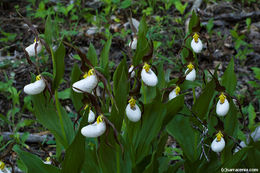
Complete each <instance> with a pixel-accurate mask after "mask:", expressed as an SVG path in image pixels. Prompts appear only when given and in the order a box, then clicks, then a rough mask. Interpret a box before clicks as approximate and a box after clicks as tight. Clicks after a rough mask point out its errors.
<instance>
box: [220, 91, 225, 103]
mask: <svg viewBox="0 0 260 173" xmlns="http://www.w3.org/2000/svg"><path fill="white" fill-rule="evenodd" d="M225 99H226V96H225V94H224V93H221V94H220V96H219V101H220V103H221V104H223V103H224V102H225Z"/></svg>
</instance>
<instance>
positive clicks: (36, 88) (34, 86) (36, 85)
mask: <svg viewBox="0 0 260 173" xmlns="http://www.w3.org/2000/svg"><path fill="white" fill-rule="evenodd" d="M45 87H46V84H45V82H44V80H43V79H42V77H41V75H38V76H37V77H36V81H35V82H33V83H30V84H28V85H25V86H24V88H23V90H24V92H25V93H26V94H29V95H36V94H39V93H41V92H42V91H43V90H44V89H45Z"/></svg>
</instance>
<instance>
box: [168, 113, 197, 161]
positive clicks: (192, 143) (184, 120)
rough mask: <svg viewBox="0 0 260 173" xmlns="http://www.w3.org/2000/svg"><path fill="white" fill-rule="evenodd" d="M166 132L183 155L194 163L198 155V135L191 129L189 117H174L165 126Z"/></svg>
mask: <svg viewBox="0 0 260 173" xmlns="http://www.w3.org/2000/svg"><path fill="white" fill-rule="evenodd" d="M166 130H167V132H168V133H169V134H170V135H171V136H173V137H174V138H175V139H176V140H177V142H178V144H179V145H180V146H181V148H182V150H183V154H184V155H186V156H187V157H188V159H189V160H191V161H196V160H197V159H198V157H199V154H200V148H198V147H197V146H198V142H199V133H198V132H197V131H195V130H194V129H193V128H192V127H191V123H190V121H189V117H184V116H181V115H178V116H175V117H174V118H173V120H172V121H171V122H170V123H169V124H168V125H167V126H166Z"/></svg>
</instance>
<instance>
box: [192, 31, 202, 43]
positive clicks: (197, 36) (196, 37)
mask: <svg viewBox="0 0 260 173" xmlns="http://www.w3.org/2000/svg"><path fill="white" fill-rule="evenodd" d="M199 37H200V36H199V34H197V32H195V34H194V35H193V39H194V40H195V43H198V40H199Z"/></svg>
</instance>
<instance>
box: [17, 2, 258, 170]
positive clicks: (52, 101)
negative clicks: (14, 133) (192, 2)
mask: <svg viewBox="0 0 260 173" xmlns="http://www.w3.org/2000/svg"><path fill="white" fill-rule="evenodd" d="M175 5H176V4H175ZM26 22H27V23H28V25H29V26H30V28H31V30H32V31H33V33H34V35H35V38H36V39H35V42H34V43H33V45H32V46H29V47H27V48H25V49H24V50H25V54H26V58H27V60H28V62H29V63H30V64H31V65H32V66H34V67H35V68H36V71H37V73H38V74H33V75H32V83H30V84H28V85H26V86H25V87H24V92H25V93H27V94H29V95H31V100H32V105H33V113H34V115H35V116H36V119H37V122H39V123H40V124H42V125H43V126H44V127H46V128H47V129H48V130H49V131H50V132H51V133H52V134H53V135H54V137H55V141H56V154H55V155H53V156H51V158H50V160H51V161H50V162H43V161H42V160H41V159H40V158H39V157H37V156H36V155H33V154H31V153H29V152H26V151H24V150H23V149H21V147H20V146H18V145H15V146H14V148H13V150H14V151H15V152H16V153H17V154H18V155H19V158H20V159H21V162H20V163H21V165H23V166H21V169H22V168H23V170H24V171H25V172H177V171H182V170H184V171H185V172H218V171H220V170H221V168H234V167H239V166H241V165H243V167H248V168H256V167H257V166H258V165H257V159H256V158H259V157H260V154H259V153H260V148H259V146H260V145H259V139H257V138H254V137H249V138H248V140H246V141H244V142H246V144H247V145H246V146H244V147H243V146H241V145H240V144H239V140H241V139H242V138H240V137H241V136H243V135H241V133H242V134H243V131H247V130H248V127H247V126H246V125H245V124H244V123H243V122H244V121H245V115H244V114H243V112H242V110H241V105H240V103H239V101H238V99H237V98H236V97H235V93H234V92H235V89H236V84H237V78H236V74H235V73H234V59H233V58H231V60H230V63H229V65H228V66H227V68H226V70H225V72H224V74H223V76H221V77H220V76H218V73H217V70H218V68H216V69H215V71H214V72H213V73H212V72H211V71H209V70H208V71H207V70H205V71H204V72H200V70H199V69H200V66H199V63H198V60H197V54H198V53H200V52H201V51H203V43H205V42H206V40H205V38H203V37H202V36H200V30H201V25H200V20H199V17H198V16H197V15H196V14H195V13H194V12H193V13H192V17H191V20H190V24H189V33H188V34H187V35H186V38H185V39H184V45H183V46H182V48H181V50H180V56H181V57H182V63H183V69H181V70H182V75H180V76H179V77H178V78H176V79H171V80H170V81H169V82H168V81H166V80H165V76H166V75H165V71H164V68H163V67H164V66H163V62H161V63H159V64H157V65H156V66H155V65H154V64H156V61H158V59H155V57H154V47H153V46H154V44H153V42H152V40H151V39H150V38H149V37H147V33H148V29H149V28H148V25H147V24H146V19H145V17H143V18H142V20H141V22H140V25H139V28H138V32H137V28H135V27H134V26H133V25H131V27H132V31H133V32H134V39H133V40H132V41H131V42H130V44H129V46H128V51H127V53H126V55H125V57H124V58H123V59H122V60H121V62H120V64H119V65H118V66H117V68H116V70H115V71H114V72H111V69H110V66H109V61H110V60H109V51H110V47H111V43H112V36H111V35H110V34H107V35H106V43H105V44H104V47H103V49H102V51H101V54H100V56H99V57H98V56H97V53H96V50H95V48H94V46H93V45H92V44H91V45H90V47H89V49H88V53H87V54H85V53H83V52H82V51H81V50H80V49H79V48H78V47H76V46H75V45H72V44H70V43H68V42H67V41H65V39H60V38H59V37H58V36H57V35H54V34H53V33H52V29H51V26H52V25H53V22H52V20H51V16H49V17H48V18H47V20H46V26H45V34H44V37H41V36H39V34H38V32H37V30H36V29H35V28H34V27H33V26H32V25H31V24H30V22H28V21H27V20H26ZM130 23H132V22H131V20H130ZM54 45H57V48H56V49H54V48H53V47H54ZM66 47H70V48H73V49H74V50H75V51H76V52H77V54H78V55H79V57H80V61H81V66H80V67H79V66H78V65H77V64H76V63H75V64H74V66H73V69H72V71H71V78H70V81H68V82H69V84H70V99H71V100H72V103H73V105H74V107H75V110H76V111H77V114H78V118H77V120H76V121H75V122H73V121H72V120H71V119H70V117H69V116H68V113H67V112H66V110H65V109H64V107H62V105H61V103H60V100H59V97H58V93H59V91H58V89H59V87H60V85H61V83H62V79H63V76H64V69H65V65H64V58H65V55H66ZM42 48H45V50H46V52H48V53H49V55H50V56H51V58H52V64H53V69H52V71H53V72H52V73H49V72H48V71H41V69H40V68H39V62H40V61H39V59H40V57H38V53H39V52H40V51H43V50H42ZM31 56H35V57H36V58H35V59H34V60H32V58H31ZM127 59H128V60H130V61H131V64H127ZM199 72H200V73H199ZM196 87H199V88H201V90H202V91H201V93H200V95H199V96H196V93H195V88H196ZM189 95H192V96H193V103H192V104H187V103H186V102H185V100H186V99H185V97H187V96H189ZM239 119H242V121H239ZM250 130H253V129H250ZM255 133H258V132H257V131H255ZM169 135H171V136H172V137H173V138H174V139H175V140H176V142H177V144H178V145H179V148H176V149H174V150H171V149H169V148H166V144H167V140H168V136H169ZM215 135H216V137H215ZM244 139H245V138H244ZM251 139H253V140H251ZM257 140H258V141H257ZM237 147H238V148H237ZM236 148H237V150H236V152H235V149H236ZM173 151H174V152H176V153H175V155H176V156H178V157H174V155H173V156H172V155H171V154H170V152H173ZM63 152H64V153H65V156H64V155H63V154H62V153H63Z"/></svg>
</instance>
